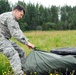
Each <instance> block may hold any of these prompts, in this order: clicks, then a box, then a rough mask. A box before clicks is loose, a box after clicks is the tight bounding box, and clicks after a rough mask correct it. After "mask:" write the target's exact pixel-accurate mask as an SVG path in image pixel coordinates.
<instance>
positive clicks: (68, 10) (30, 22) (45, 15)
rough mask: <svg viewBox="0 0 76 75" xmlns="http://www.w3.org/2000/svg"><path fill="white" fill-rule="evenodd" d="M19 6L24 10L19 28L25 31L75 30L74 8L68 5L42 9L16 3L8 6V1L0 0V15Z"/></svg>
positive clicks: (42, 7)
mask: <svg viewBox="0 0 76 75" xmlns="http://www.w3.org/2000/svg"><path fill="white" fill-rule="evenodd" d="M17 4H20V5H22V6H24V8H25V11H26V12H25V15H24V17H23V18H22V19H21V20H20V21H19V24H20V27H21V29H22V30H23V31H25V30H74V29H76V6H74V7H71V6H68V5H64V6H62V7H60V6H58V7H57V6H55V5H54V6H53V5H52V6H51V7H50V6H49V7H44V6H43V5H41V4H36V5H35V4H32V3H30V2H29V3H28V4H26V3H25V2H23V1H18V3H16V4H14V5H13V4H10V3H9V2H8V0H0V14H1V13H4V12H7V11H11V10H12V8H13V7H14V6H15V5H17Z"/></svg>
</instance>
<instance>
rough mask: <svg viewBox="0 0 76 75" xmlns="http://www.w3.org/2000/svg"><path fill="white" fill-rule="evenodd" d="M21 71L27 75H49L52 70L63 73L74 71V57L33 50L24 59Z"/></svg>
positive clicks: (75, 67) (75, 60) (75, 66)
mask: <svg viewBox="0 0 76 75" xmlns="http://www.w3.org/2000/svg"><path fill="white" fill-rule="evenodd" d="M22 66H23V70H24V72H25V73H26V74H27V75H32V74H33V73H36V75H49V73H51V72H52V71H54V70H58V71H61V72H64V71H65V69H67V68H68V70H69V71H72V70H76V58H75V56H74V55H66V56H62V55H57V54H54V53H50V52H44V51H38V50H33V51H32V52H31V53H30V54H29V55H28V56H27V57H26V59H25V61H24V64H23V65H22Z"/></svg>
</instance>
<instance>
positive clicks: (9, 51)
mask: <svg viewBox="0 0 76 75" xmlns="http://www.w3.org/2000/svg"><path fill="white" fill-rule="evenodd" d="M0 52H2V54H4V55H5V56H7V58H8V59H9V61H10V65H11V67H12V69H13V71H14V73H15V75H23V74H24V73H23V71H22V63H23V59H24V58H25V55H24V52H23V50H22V49H21V48H19V46H17V45H16V43H13V42H11V41H10V40H8V39H3V40H0Z"/></svg>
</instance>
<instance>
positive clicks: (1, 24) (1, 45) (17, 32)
mask: <svg viewBox="0 0 76 75" xmlns="http://www.w3.org/2000/svg"><path fill="white" fill-rule="evenodd" d="M11 37H14V38H16V39H17V40H18V41H20V42H21V43H23V44H27V43H28V39H27V38H26V37H25V36H24V34H23V33H22V31H21V29H20V27H19V24H18V22H17V20H16V18H15V16H14V15H13V12H6V13H3V14H1V15H0V52H2V53H3V54H4V55H5V56H7V57H8V59H9V61H10V65H11V66H12V69H13V71H14V73H15V74H16V75H23V71H22V67H21V58H22V57H24V52H23V51H22V50H21V49H20V48H19V47H18V46H17V45H16V44H15V43H12V42H11V41H10V40H9V39H10V38H11Z"/></svg>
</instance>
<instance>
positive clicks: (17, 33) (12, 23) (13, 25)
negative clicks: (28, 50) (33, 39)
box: [7, 18, 28, 44]
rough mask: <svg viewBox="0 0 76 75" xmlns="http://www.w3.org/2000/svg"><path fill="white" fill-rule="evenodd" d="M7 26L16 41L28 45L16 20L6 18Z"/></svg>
mask: <svg viewBox="0 0 76 75" xmlns="http://www.w3.org/2000/svg"><path fill="white" fill-rule="evenodd" d="M7 26H8V29H9V31H10V34H11V36H12V37H14V38H16V39H17V40H18V41H20V42H21V43H23V44H28V39H27V38H26V36H24V34H23V32H22V31H21V29H20V27H19V24H18V22H17V21H16V20H14V19H12V18H8V19H7Z"/></svg>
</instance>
